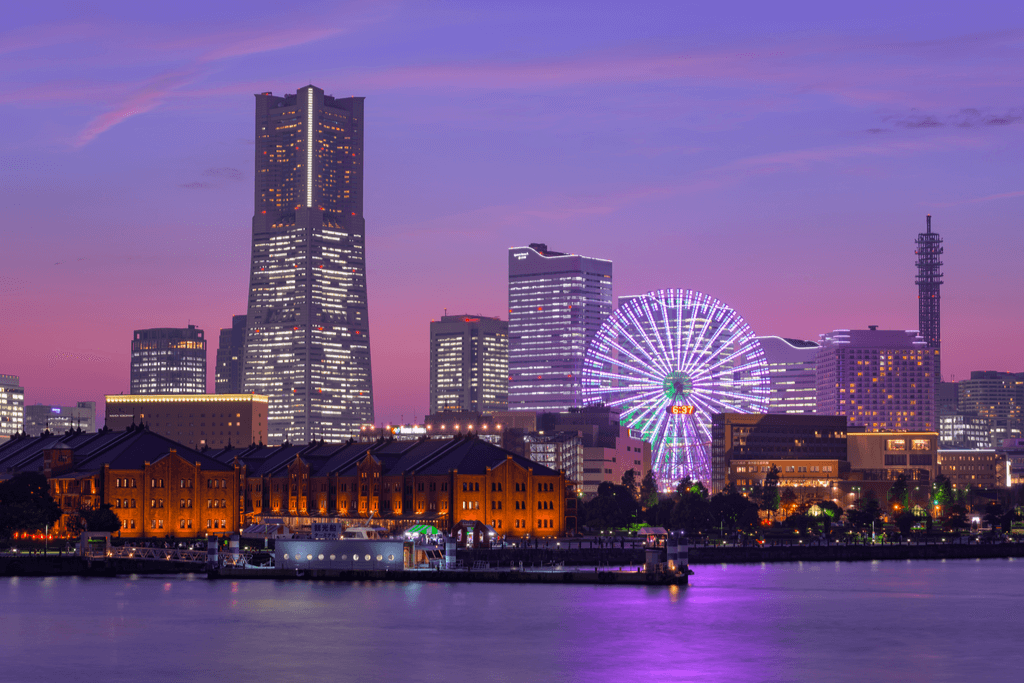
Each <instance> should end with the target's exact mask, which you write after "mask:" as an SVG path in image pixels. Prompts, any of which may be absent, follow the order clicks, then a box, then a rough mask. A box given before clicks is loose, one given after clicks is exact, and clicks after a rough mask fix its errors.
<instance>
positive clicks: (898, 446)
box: [885, 439, 907, 451]
mask: <svg viewBox="0 0 1024 683" xmlns="http://www.w3.org/2000/svg"><path fill="white" fill-rule="evenodd" d="M885 450H887V451H905V450H907V440H906V439H886V440H885Z"/></svg>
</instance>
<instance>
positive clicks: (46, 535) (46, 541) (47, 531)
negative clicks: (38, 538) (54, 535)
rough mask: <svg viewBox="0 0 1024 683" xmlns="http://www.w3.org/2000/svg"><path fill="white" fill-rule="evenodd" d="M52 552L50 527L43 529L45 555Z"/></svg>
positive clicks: (46, 526)
mask: <svg viewBox="0 0 1024 683" xmlns="http://www.w3.org/2000/svg"><path fill="white" fill-rule="evenodd" d="M49 552H50V525H49V524H47V525H45V526H44V527H43V555H46V554H47V553H49Z"/></svg>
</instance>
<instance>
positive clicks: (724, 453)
mask: <svg viewBox="0 0 1024 683" xmlns="http://www.w3.org/2000/svg"><path fill="white" fill-rule="evenodd" d="M846 439H847V430H846V418H844V417H841V416H829V415H779V414H774V415H758V414H743V413H716V414H715V415H713V416H712V418H711V492H712V493H719V492H721V491H722V490H723V489H724V488H725V487H726V486H727V485H728V484H730V483H731V484H733V485H735V486H736V487H737V488H738V489H739V490H740V491H743V492H747V493H749V492H750V491H752V490H753V489H754V487H756V486H758V485H760V484H761V483H763V482H764V478H765V476H766V475H767V474H768V472H769V471H770V470H771V468H772V467H773V466H775V467H777V468H778V469H779V481H780V484H781V485H784V486H790V487H795V488H807V487H812V488H822V487H828V486H830V484H826V483H824V482H831V481H834V480H836V479H839V478H840V475H841V474H844V473H845V472H846V471H847V470H848V467H847V464H846Z"/></svg>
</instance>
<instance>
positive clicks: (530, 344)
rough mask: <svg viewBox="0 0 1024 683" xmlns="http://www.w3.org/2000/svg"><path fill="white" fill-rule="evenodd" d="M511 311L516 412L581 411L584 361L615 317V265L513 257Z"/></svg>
mask: <svg viewBox="0 0 1024 683" xmlns="http://www.w3.org/2000/svg"><path fill="white" fill-rule="evenodd" d="M508 309H509V312H508V318H509V320H508V337H509V342H508V344H509V357H508V364H509V386H508V407H509V410H547V411H560V410H569V409H570V408H580V407H582V405H583V401H582V395H581V384H580V375H581V372H582V369H583V355H584V353H586V350H587V344H588V343H589V342H590V340H591V339H593V338H594V336H595V335H596V334H597V331H598V330H599V329H600V328H601V324H602V323H603V322H604V321H605V319H606V318H607V317H608V316H609V315H610V314H611V312H612V262H611V261H607V260H604V259H597V258H590V257H588V256H579V255H577V254H563V253H560V252H557V251H550V250H548V248H547V245H546V244H531V245H530V246H528V247H515V248H513V249H509V251H508Z"/></svg>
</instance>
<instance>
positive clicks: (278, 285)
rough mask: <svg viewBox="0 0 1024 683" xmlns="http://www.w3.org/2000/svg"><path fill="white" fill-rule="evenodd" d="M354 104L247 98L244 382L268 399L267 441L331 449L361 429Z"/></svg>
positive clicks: (360, 247)
mask: <svg viewBox="0 0 1024 683" xmlns="http://www.w3.org/2000/svg"><path fill="white" fill-rule="evenodd" d="M363 99H364V98H362V97H348V98H344V99H341V98H334V97H330V96H327V95H324V91H323V90H321V89H320V88H317V87H315V86H312V85H309V86H306V87H304V88H301V89H299V91H298V92H297V93H295V94H294V95H285V96H283V97H275V96H274V95H272V94H270V93H261V94H259V95H256V179H255V180H256V183H255V184H256V193H255V212H254V215H253V219H252V269H251V272H250V276H249V312H248V318H247V329H246V342H245V370H244V373H245V379H244V382H245V391H247V392H255V393H257V394H263V395H266V396H269V399H270V402H269V406H268V411H267V412H268V419H267V421H268V429H267V436H268V442H269V443H270V444H279V443H282V442H284V441H289V442H291V443H308V442H310V441H313V440H318V439H323V440H326V441H335V442H337V441H342V440H344V439H346V438H348V437H349V436H351V435H353V434H357V433H358V432H359V429H360V427H361V426H362V425H365V424H372V423H373V380H372V376H371V374H370V325H369V315H368V310H367V301H366V268H365V266H366V256H365V251H364V244H365V225H366V224H365V221H364V219H363Z"/></svg>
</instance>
